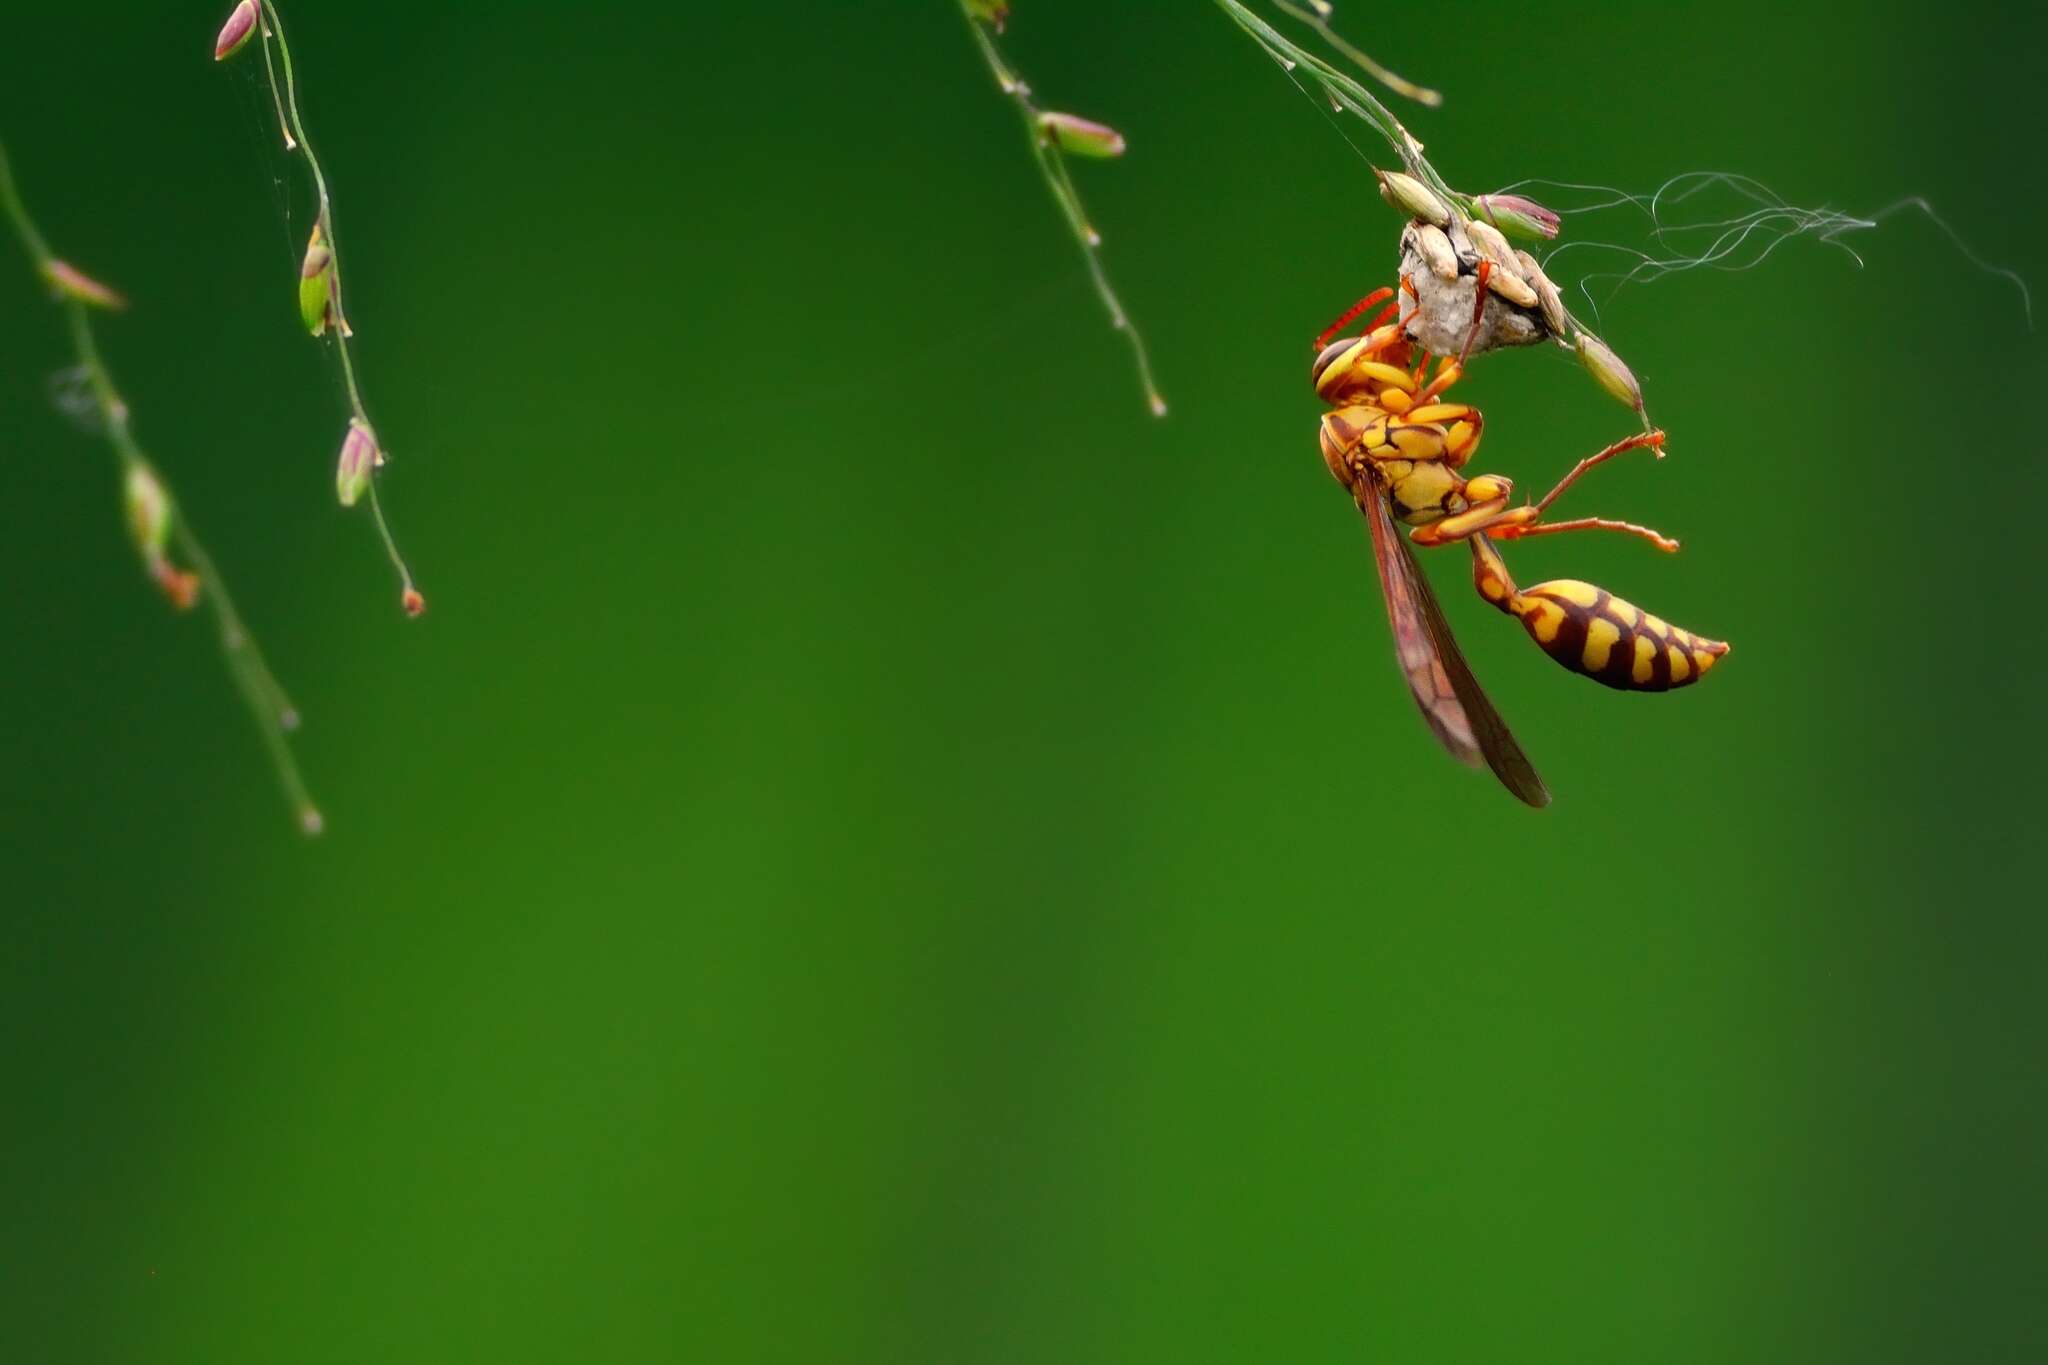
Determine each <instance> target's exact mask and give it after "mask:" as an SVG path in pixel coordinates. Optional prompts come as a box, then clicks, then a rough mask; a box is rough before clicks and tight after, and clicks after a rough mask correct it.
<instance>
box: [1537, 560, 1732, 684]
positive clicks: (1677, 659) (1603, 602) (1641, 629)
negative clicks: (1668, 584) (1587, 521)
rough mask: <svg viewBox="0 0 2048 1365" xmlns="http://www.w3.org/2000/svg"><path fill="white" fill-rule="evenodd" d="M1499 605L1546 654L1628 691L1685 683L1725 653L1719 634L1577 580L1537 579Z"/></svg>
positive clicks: (1594, 679) (1711, 665)
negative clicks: (1697, 630) (1701, 631)
mask: <svg viewBox="0 0 2048 1365" xmlns="http://www.w3.org/2000/svg"><path fill="white" fill-rule="evenodd" d="M1504 605H1505V606H1506V607H1507V609H1508V610H1509V611H1511V612H1513V613H1514V615H1515V616H1516V617H1517V618H1519V619H1520V620H1521V622H1522V625H1523V626H1524V627H1525V628H1526V629H1527V630H1528V632H1529V638H1530V639H1532V640H1534V641H1535V642H1536V643H1537V644H1538V645H1539V646H1541V647H1542V649H1543V652H1544V653H1545V654H1548V655H1549V656H1550V657H1551V658H1553V659H1555V660H1557V661H1558V662H1559V663H1560V664H1563V665H1564V666H1565V667H1566V668H1569V669H1570V670H1571V671H1572V672H1574V673H1583V674H1585V675H1586V676H1587V677H1589V678H1591V679H1593V681H1595V682H1598V683H1604V684H1606V685H1607V686H1609V687H1614V688H1619V689H1621V690H1622V691H1625V692H1668V691H1670V690H1671V689H1672V688H1674V687H1686V686H1689V685H1690V684H1692V683H1695V682H1697V681H1699V679H1700V678H1702V677H1704V676H1705V675H1706V673H1707V670H1709V669H1711V668H1712V667H1713V666H1714V665H1715V664H1716V663H1717V662H1719V661H1720V658H1721V656H1722V655H1724V654H1726V653H1727V652H1728V646H1727V645H1725V644H1723V643H1722V642H1721V641H1719V640H1709V639H1706V638H1704V637H1703V636H1699V635H1695V634H1693V633H1692V632H1691V631H1689V630H1685V629H1682V628H1680V627H1678V626H1674V625H1671V624H1670V623H1669V622H1667V621H1664V620H1662V619H1661V618H1659V617H1655V616H1651V615H1649V614H1648V613H1647V612H1644V611H1642V610H1640V609H1638V608H1637V607H1636V606H1634V605H1633V604H1632V603H1629V602H1625V601H1623V600H1622V599H1620V598H1618V597H1616V596H1614V595H1613V594H1611V593H1609V592H1606V591H1604V590H1602V589H1600V588H1596V587H1594V586H1593V585H1592V584H1591V583H1581V582H1579V581H1578V580H1577V579H1572V578H1561V579H1556V580H1554V581H1552V582H1549V583H1538V584H1537V585H1536V586H1535V587H1533V588H1529V589H1526V590H1524V591H1523V592H1521V593H1518V594H1516V595H1515V596H1514V597H1513V598H1512V599H1511V600H1510V601H1508V602H1507V603H1505V604H1504Z"/></svg>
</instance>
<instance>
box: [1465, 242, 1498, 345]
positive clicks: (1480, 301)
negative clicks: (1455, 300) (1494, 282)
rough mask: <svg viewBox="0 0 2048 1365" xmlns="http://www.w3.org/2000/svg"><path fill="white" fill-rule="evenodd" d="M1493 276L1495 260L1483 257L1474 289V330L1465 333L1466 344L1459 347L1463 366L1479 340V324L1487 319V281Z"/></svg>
mask: <svg viewBox="0 0 2048 1365" xmlns="http://www.w3.org/2000/svg"><path fill="white" fill-rule="evenodd" d="M1492 276H1493V262H1492V261H1489V260H1487V259H1486V258H1485V257H1483V256H1482V257H1481V258H1480V260H1479V287H1478V288H1477V289H1475V290H1473V291H1472V330H1471V331H1469V332H1467V333H1465V344H1464V345H1463V346H1461V347H1459V348H1458V364H1459V365H1460V366H1461V367H1462V366H1463V365H1464V363H1465V357H1467V356H1469V355H1471V354H1472V346H1473V343H1474V342H1476V341H1478V340H1479V324H1480V323H1482V322H1484V321H1486V282H1487V280H1489V279H1491V278H1492Z"/></svg>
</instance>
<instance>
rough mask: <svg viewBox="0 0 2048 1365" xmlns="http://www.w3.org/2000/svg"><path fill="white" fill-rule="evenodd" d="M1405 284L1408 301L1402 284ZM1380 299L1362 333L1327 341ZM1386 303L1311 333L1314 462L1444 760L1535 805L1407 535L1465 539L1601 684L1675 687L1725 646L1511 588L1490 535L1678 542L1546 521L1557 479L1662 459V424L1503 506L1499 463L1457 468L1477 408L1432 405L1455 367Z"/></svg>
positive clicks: (1500, 586) (1495, 585)
mask: <svg viewBox="0 0 2048 1365" xmlns="http://www.w3.org/2000/svg"><path fill="white" fill-rule="evenodd" d="M1403 291H1404V293H1406V294H1407V295H1408V296H1410V297H1412V296H1413V286H1412V285H1410V284H1408V282H1407V281H1405V280H1404V281H1403ZM1390 299H1391V300H1392V302H1388V300H1390ZM1383 304H1384V308H1383V310H1382V311H1381V312H1380V314H1379V315H1378V317H1376V318H1375V319H1373V320H1372V321H1371V322H1369V323H1367V324H1366V327H1365V330H1364V332H1363V334H1362V335H1359V336H1356V337H1347V338H1345V339H1343V340H1339V341H1335V342H1331V341H1330V338H1331V337H1332V336H1334V335H1335V334H1336V333H1338V332H1340V331H1343V330H1345V329H1346V328H1347V327H1348V326H1349V324H1350V323H1351V321H1352V320H1354V319H1355V318H1357V317H1359V316H1361V315H1363V314H1365V313H1368V312H1370V311H1371V310H1372V309H1374V308H1375V307H1380V306H1381V305H1383ZM1400 313H1401V299H1400V298H1398V297H1395V291H1394V290H1393V289H1381V290H1379V291H1378V292H1376V293H1374V294H1372V295H1370V296H1369V297H1367V298H1366V299H1363V300H1361V301H1360V302H1359V303H1358V304H1357V305H1356V306H1355V307H1353V308H1352V309H1351V310H1350V311H1349V312H1347V313H1346V314H1345V315H1344V317H1343V318H1341V319H1339V320H1338V322H1337V323H1336V324H1335V325H1333V326H1332V327H1331V328H1330V329H1329V330H1327V331H1325V332H1324V333H1323V335H1322V336H1321V337H1319V338H1317V342H1316V344H1317V348H1318V353H1317V356H1316V360H1315V366H1314V369H1313V371H1312V376H1311V377H1312V378H1313V380H1314V383H1315V390H1316V396H1317V397H1319V398H1321V399H1322V400H1323V402H1325V403H1327V404H1328V405H1329V407H1330V410H1329V411H1328V412H1326V413H1324V414H1323V417H1322V423H1321V428H1320V432H1319V435H1320V439H1321V444H1322V450H1323V460H1324V462H1325V463H1327V464H1328V465H1329V469H1330V473H1331V474H1333V475H1335V476H1336V479H1337V482H1339V483H1341V484H1343V485H1344V487H1345V488H1346V489H1347V490H1348V491H1349V492H1350V494H1351V496H1352V499H1353V501H1355V502H1356V503H1357V504H1358V509H1359V511H1360V512H1361V513H1363V514H1364V516H1365V521H1366V525H1367V526H1368V527H1370V528H1371V532H1372V547H1373V556H1374V558H1375V560H1376V561H1377V562H1378V565H1379V577H1380V588H1381V590H1382V591H1383V592H1384V594H1385V596H1386V599H1387V617H1388V619H1389V621H1390V622H1391V623H1392V626H1393V636H1394V651H1395V655H1396V657H1397V659H1398V660H1399V662H1400V665H1401V672H1402V674H1403V676H1404V677H1406V679H1407V681H1408V687H1409V690H1410V691H1411V692H1413V693H1414V695H1415V701H1416V704H1417V705H1418V706H1420V707H1421V708H1422V717H1423V719H1424V720H1425V721H1426V722H1428V724H1429V728H1430V729H1431V730H1432V731H1433V732H1434V733H1435V735H1436V737H1437V739H1438V740H1440V741H1441V742H1442V743H1443V746H1444V747H1445V748H1446V749H1448V750H1449V751H1450V752H1451V755H1452V756H1453V757H1455V758H1457V759H1458V760H1460V761H1461V762H1463V763H1466V764H1468V765H1470V766H1473V767H1477V766H1478V765H1479V763H1480V762H1481V761H1484V762H1485V763H1486V765H1487V766H1488V767H1490V768H1491V769H1492V770H1493V772H1494V775H1495V776H1496V777H1498V778H1499V779H1500V780H1501V782H1502V784H1503V785H1505V786H1506V787H1507V789H1508V790H1509V791H1510V792H1512V793H1514V794H1515V795H1516V796H1517V797H1519V798H1520V799H1522V800H1523V801H1525V802H1527V803H1528V804H1529V805H1532V806H1545V805H1548V804H1549V803H1550V793H1549V791H1548V790H1547V789H1545V787H1544V785H1543V780H1542V779H1541V778H1540V777H1538V776H1537V775H1536V769H1535V767H1534V765H1532V764H1531V763H1530V762H1529V758H1528V755H1527V754H1525V753H1523V752H1522V747H1521V745H1519V744H1518V743H1516V742H1515V737H1514V735H1513V734H1511V733H1510V732H1509V730H1508V727H1507V724H1506V722H1504V721H1502V720H1501V718H1500V713H1499V712H1498V711H1496V710H1494V708H1493V704H1492V703H1491V702H1489V701H1488V700H1487V699H1486V694H1485V693H1484V692H1483V691H1481V690H1480V687H1479V684H1478V682H1477V681H1476V680H1475V679H1474V678H1473V676H1472V671H1471V669H1470V668H1469V667H1467V665H1466V663H1465V657H1464V655H1463V654H1462V653H1460V652H1459V649H1458V642H1457V641H1456V640H1455V639H1453V638H1452V635H1451V630H1450V626H1449V625H1448V624H1447V623H1446V622H1445V620H1444V615H1443V609H1442V608H1441V607H1440V606H1438V604H1437V600H1436V596H1435V594H1434V593H1432V592H1431V591H1430V587H1429V579H1428V578H1427V577H1426V576H1425V575H1424V574H1423V572H1422V567H1421V565H1420V564H1419V563H1418V562H1417V560H1416V557H1415V553H1414V551H1413V550H1412V549H1411V548H1410V546H1411V544H1413V545H1422V546H1440V545H1453V544H1457V543H1459V542H1461V541H1462V542H1463V543H1465V544H1466V545H1468V546H1470V547H1471V551H1472V572H1473V582H1474V585H1475V586H1476V587H1477V588H1478V590H1479V595H1480V596H1481V597H1482V598H1484V599H1485V600H1486V601H1488V602H1490V603H1492V604H1493V605H1494V606H1495V607H1497V608H1499V609H1500V610H1501V611H1503V612H1505V613H1507V614H1508V615H1510V616H1513V617H1515V618H1517V619H1518V620H1520V621H1521V623H1522V625H1523V627H1524V628H1525V629H1526V630H1527V631H1528V633H1529V637H1530V638H1531V639H1532V640H1534V641H1535V642H1536V644H1537V645H1538V646H1539V647H1540V648H1541V649H1542V650H1543V652H1544V653H1545V654H1548V655H1549V656H1550V657H1551V658H1553V659H1555V660H1557V662H1558V663H1560V664H1562V665H1564V667H1566V668H1568V669H1570V670H1571V671H1572V672H1574V673H1582V674H1584V675H1585V676H1587V677H1589V678H1591V679H1593V680H1594V681H1595V682H1599V683H1604V684H1606V685H1607V686H1609V687H1614V688H1620V689H1623V690H1627V691H1634V692H1664V691H1669V690H1670V689H1672V688H1674V687H1686V686H1689V685H1690V684H1692V683H1694V682H1697V681H1698V680H1699V679H1700V678H1702V677H1704V676H1705V675H1706V673H1707V672H1708V670H1710V669H1712V668H1713V666H1714V665H1715V664H1716V663H1717V662H1719V661H1720V659H1721V657H1722V656H1723V655H1724V654H1726V653H1727V652H1728V646H1727V645H1726V644H1724V643H1722V642H1721V641H1719V640H1709V639H1706V638H1705V637H1703V636H1700V635H1695V634H1694V633H1693V632H1691V631H1689V630H1683V629H1680V628H1679V627H1677V626H1674V625H1672V624H1670V623H1669V622H1667V621H1664V620H1662V619H1660V618H1659V617H1656V616H1652V615H1651V614H1650V613H1648V612H1646V611H1643V610H1641V609H1640V608H1638V607H1636V606H1634V605H1632V604H1630V603H1628V602H1624V601H1623V600H1622V599H1620V598H1619V597H1616V596H1614V595H1613V594H1611V593H1609V592H1607V591H1605V590H1604V589H1601V588H1596V587H1594V586H1593V585H1592V584H1590V583H1582V582H1579V581H1577V580H1576V579H1568V578H1567V579H1557V580H1555V581H1552V582H1548V583H1538V584H1537V585H1536V586H1535V587H1532V588H1521V587H1518V586H1516V584H1515V580H1514V578H1513V577H1512V576H1511V575H1510V574H1509V573H1508V567H1507V563H1506V561H1505V560H1503V559H1502V558H1501V554H1500V550H1499V549H1498V548H1497V547H1496V545H1495V543H1494V542H1495V541H1508V540H1519V539H1523V538H1525V537H1529V536H1542V535H1557V534H1561V533H1563V532H1567V531H1590V530H1605V531H1618V532H1622V533H1625V534H1628V535H1634V536H1640V537H1642V538H1644V539H1646V540H1648V541H1650V542H1651V543H1652V544H1654V545H1655V546H1657V548H1658V549H1660V550H1664V551H1666V552H1671V551H1675V550H1677V549H1678V542H1677V541H1675V540H1672V539H1670V538H1669V537H1666V536H1664V535H1661V534H1659V533H1658V532H1656V531H1653V530H1651V529H1649V528H1648V527H1645V526H1637V525H1635V524H1633V523H1631V522H1625V521H1611V520H1608V519H1607V518H1604V517H1580V518H1577V519H1575V520H1570V521H1546V520H1545V519H1544V517H1545V514H1547V513H1548V512H1549V510H1550V507H1551V505H1552V504H1553V503H1555V502H1556V501H1557V499H1558V498H1559V497H1560V496H1561V495H1562V494H1563V493H1564V492H1565V490H1566V489H1568V488H1570V487H1571V486H1572V485H1573V484H1574V483H1576V482H1578V480H1579V479H1580V478H1582V477H1583V476H1584V475H1585V474H1586V473H1587V471H1589V470H1591V469H1594V468H1597V467H1598V466H1600V465H1602V464H1604V463H1606V462H1607V461H1608V460H1611V459H1613V458H1615V457H1616V456H1618V455H1622V454H1626V453H1627V452H1629V451H1631V450H1652V451H1655V452H1657V453H1658V455H1659V457H1660V458H1661V456H1662V451H1663V447H1664V440H1665V438H1664V433H1663V432H1661V431H1648V432H1644V433H1641V434H1638V435H1635V436H1631V437H1629V438H1627V439H1626V440H1622V441H1617V442H1615V443H1614V444H1613V445H1611V446H1608V447H1607V448H1606V449H1605V450H1602V451H1600V452H1599V453H1598V454H1595V455H1590V456H1588V457H1587V458H1585V459H1583V460H1581V461H1579V463H1578V464H1577V465H1576V466H1575V467H1574V468H1573V469H1572V471H1571V472H1570V473H1568V474H1566V475H1565V476H1564V478H1563V479H1561V480H1560V481H1559V482H1558V484H1557V486H1556V487H1555V488H1552V489H1551V490H1550V492H1548V493H1547V494H1545V495H1544V496H1543V497H1542V498H1541V499H1540V500H1538V501H1536V502H1534V503H1527V504H1524V505H1522V506H1519V507H1510V506H1509V505H1508V504H1509V499H1510V497H1511V496H1512V494H1513V492H1514V483H1513V482H1512V481H1511V480H1509V479H1506V478H1503V477H1501V476H1500V475H1497V474H1480V475H1476V476H1474V477H1471V478H1467V477H1466V476H1465V475H1464V473H1463V472H1462V471H1463V470H1464V467H1465V465H1466V463H1467V462H1468V461H1469V460H1471V458H1472V456H1473V454H1474V453H1475V452H1477V450H1478V449H1479V438H1480V434H1481V432H1482V431H1483V429H1484V427H1485V420H1484V418H1483V417H1482V416H1481V415H1480V412H1479V409H1477V408H1476V407H1473V406H1471V405H1469V404H1465V403H1452V402H1446V401H1444V393H1445V391H1446V390H1448V389H1449V388H1450V387H1451V386H1452V385H1454V384H1456V383H1457V382H1458V380H1459V379H1460V378H1462V377H1463V367H1462V365H1461V364H1460V363H1459V360H1458V359H1457V358H1454V357H1450V356H1444V357H1441V358H1439V359H1438V361H1437V365H1436V370H1435V373H1434V374H1431V373H1430V362H1431V357H1430V355H1429V354H1428V353H1427V352H1422V353H1421V354H1420V355H1419V356H1418V355H1417V354H1416V351H1417V347H1416V346H1415V344H1414V343H1413V342H1411V341H1410V340H1409V339H1408V337H1407V334H1406V331H1405V329H1404V326H1403V320H1402V318H1401V317H1400ZM1390 319H1391V320H1390ZM1325 343H1328V344H1325ZM1403 528H1406V530H1407V534H1405V535H1404V534H1402V530H1403Z"/></svg>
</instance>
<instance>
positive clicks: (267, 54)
mask: <svg viewBox="0 0 2048 1365" xmlns="http://www.w3.org/2000/svg"><path fill="white" fill-rule="evenodd" d="M260 3H261V5H262V11H263V32H262V39H263V70H264V75H265V77H266V78H267V80H268V82H269V85H270V95H271V100H272V102H273V103H274V104H275V105H276V108H277V118H278V124H279V127H280V129H281V131H282V132H283V134H284V145H285V150H286V151H288V152H289V151H295V152H297V153H298V154H299V155H300V156H301V157H302V158H304V159H305V162H306V169H307V171H308V172H309V173H310V174H311V175H312V177H313V192H314V195H315V197H316V199H317V201H318V207H317V209H316V210H315V214H316V221H317V222H318V225H319V231H320V233H321V235H322V236H323V237H324V238H325V240H326V244H327V250H328V253H329V262H328V266H327V271H328V278H329V281H330V292H331V298H332V303H331V311H332V317H333V325H332V328H331V330H332V331H333V334H334V346H335V353H336V354H337V355H339V356H340V358H341V375H342V381H343V383H344V384H345V385H346V387H347V389H348V402H349V411H350V415H351V416H352V417H353V419H354V420H355V421H357V422H360V423H361V424H362V425H363V426H364V427H366V428H369V429H371V430H373V431H374V430H375V424H374V423H373V422H371V421H370V414H369V411H368V409H366V408H365V407H364V405H363V390H362V384H361V382H360V381H359V380H358V379H357V377H356V364H355V356H354V354H353V352H352V351H351V349H350V344H349V343H350V341H351V339H352V338H353V337H354V336H355V329H354V328H353V327H351V326H350V325H349V322H348V316H347V313H346V312H345V304H344V300H345V298H346V297H347V295H346V291H345V290H344V289H343V288H342V279H341V247H340V244H339V241H338V239H337V237H336V235H335V231H334V198H333V196H332V195H331V194H330V193H329V192H328V188H327V172H326V171H325V169H323V168H322V166H321V165H320V158H319V155H318V154H317V153H315V152H314V150H313V142H312V139H311V138H309V137H307V136H306V122H305V117H304V115H303V114H302V113H301V112H300V109H299V83H298V73H297V70H296V68H295V67H294V66H293V64H292V49H291V44H290V43H289V42H287V41H286V40H285V36H284V21H283V19H282V18H280V17H279V15H278V12H277V6H276V4H275V3H273V0H260ZM273 43H275V44H276V46H277V54H276V57H275V59H273V58H272V55H271V45H272V44H273ZM377 449H378V450H379V452H380V455H379V463H380V464H381V463H382V455H381V452H382V450H383V444H382V442H381V441H380V442H378V445H377ZM377 483H378V480H377V479H376V478H375V477H372V478H371V479H370V481H369V501H370V516H371V519H372V520H374V521H375V522H376V523H377V534H378V537H379V538H380V539H381V540H382V541H383V544H384V552H385V554H386V555H387V556H388V557H389V558H390V560H391V567H392V568H393V569H394V570H395V571H396V572H397V574H398V578H399V583H400V588H401V596H400V600H401V601H402V602H403V603H404V605H405V609H406V611H407V612H408V613H410V614H412V615H415V616H416V615H418V614H419V613H420V612H421V611H423V610H424V609H425V605H426V599H425V598H424V597H423V596H421V594H420V591H419V588H418V586H417V585H416V584H415V583H414V582H413V576H412V569H411V567H410V566H409V565H408V564H407V563H406V560H405V556H404V554H403V553H401V552H400V550H399V548H398V538H397V537H396V536H395V535H393V534H392V531H391V523H390V519H389V518H388V517H386V515H385V513H384V504H383V501H382V499H381V498H380V497H379V496H378V491H377Z"/></svg>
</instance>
